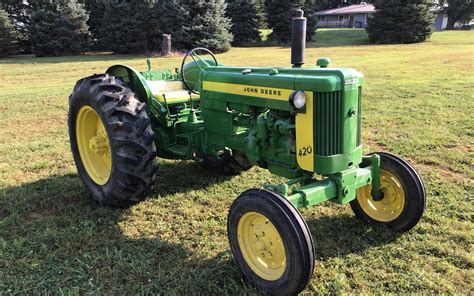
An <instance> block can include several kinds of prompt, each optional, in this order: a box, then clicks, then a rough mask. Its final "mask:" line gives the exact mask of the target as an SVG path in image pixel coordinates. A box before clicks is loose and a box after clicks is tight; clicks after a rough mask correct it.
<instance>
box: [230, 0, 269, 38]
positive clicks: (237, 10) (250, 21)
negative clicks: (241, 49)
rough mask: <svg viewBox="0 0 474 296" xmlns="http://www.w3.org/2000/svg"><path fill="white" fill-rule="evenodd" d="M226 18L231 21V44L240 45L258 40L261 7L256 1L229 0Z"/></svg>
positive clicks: (261, 16) (261, 14) (261, 15)
mask: <svg viewBox="0 0 474 296" xmlns="http://www.w3.org/2000/svg"><path fill="white" fill-rule="evenodd" d="M227 17H228V18H229V19H231V22H232V27H231V32H232V34H233V35H234V42H233V44H236V45H242V44H245V43H249V42H255V41H259V40H260V31H259V29H260V25H261V23H262V18H263V13H262V7H261V6H260V5H259V3H258V2H257V1H256V0H230V1H228V6H227Z"/></svg>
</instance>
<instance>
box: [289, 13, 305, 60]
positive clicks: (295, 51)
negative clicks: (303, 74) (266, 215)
mask: <svg viewBox="0 0 474 296" xmlns="http://www.w3.org/2000/svg"><path fill="white" fill-rule="evenodd" d="M306 23H307V20H306V18H305V17H304V11H303V10H301V9H298V10H296V15H295V17H294V18H293V24H292V29H291V64H292V65H293V68H300V67H301V66H303V64H304V54H305V49H306Z"/></svg>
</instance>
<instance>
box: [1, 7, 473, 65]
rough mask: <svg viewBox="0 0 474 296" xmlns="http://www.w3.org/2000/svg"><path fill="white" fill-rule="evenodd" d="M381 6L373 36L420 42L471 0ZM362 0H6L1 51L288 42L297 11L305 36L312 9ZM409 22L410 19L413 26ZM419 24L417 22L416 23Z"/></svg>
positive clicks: (464, 12)
mask: <svg viewBox="0 0 474 296" xmlns="http://www.w3.org/2000/svg"><path fill="white" fill-rule="evenodd" d="M371 2H373V3H374V4H375V5H376V7H377V9H378V12H377V13H375V14H374V17H373V18H371V19H369V28H368V33H369V37H370V39H371V40H372V41H373V42H378V43H398V42H402V43H403V42H419V41H423V40H425V39H426V38H427V37H429V35H430V34H431V31H432V29H431V25H432V21H433V15H432V13H431V12H430V9H431V8H432V7H433V5H438V7H441V8H442V9H444V10H446V12H447V14H448V18H449V24H450V25H454V23H455V22H456V21H466V20H470V18H471V17H472V12H473V4H472V3H471V0H438V1H436V4H434V3H433V0H406V1H405V0H403V1H402V0H371ZM360 3H361V1H360V0H27V1H20V0H0V56H6V55H9V54H14V53H35V54H36V55H37V56H55V55H66V54H79V53H83V52H86V51H89V50H101V51H112V52H115V53H123V54H126V53H144V52H158V51H159V50H160V49H161V40H162V34H171V35H172V42H173V49H174V50H179V51H185V50H188V49H191V48H193V47H197V46H202V47H207V48H209V49H211V50H212V51H215V52H225V51H227V50H228V49H230V47H231V46H232V45H237V46H239V45H250V44H256V43H257V44H258V42H259V41H260V38H261V37H260V30H261V29H262V28H268V29H269V30H271V34H270V35H269V39H270V40H272V41H274V42H278V43H280V44H287V43H288V42H289V41H290V38H291V19H292V17H293V15H294V11H295V10H296V9H299V8H302V9H303V10H305V13H306V16H307V17H308V32H307V38H308V40H309V41H311V40H313V38H314V35H315V32H316V20H315V18H313V17H311V16H312V15H313V14H314V12H316V11H318V10H322V9H330V8H336V7H341V6H347V5H352V4H360ZM407 24H408V25H407ZM413 24H415V25H413Z"/></svg>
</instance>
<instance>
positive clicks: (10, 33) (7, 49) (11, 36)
mask: <svg viewBox="0 0 474 296" xmlns="http://www.w3.org/2000/svg"><path fill="white" fill-rule="evenodd" d="M16 50H17V46H16V39H15V29H14V28H13V25H12V23H11V22H10V19H9V18H8V14H7V12H6V11H5V10H2V9H0V57H6V56H9V55H11V54H13V53H15V52H16Z"/></svg>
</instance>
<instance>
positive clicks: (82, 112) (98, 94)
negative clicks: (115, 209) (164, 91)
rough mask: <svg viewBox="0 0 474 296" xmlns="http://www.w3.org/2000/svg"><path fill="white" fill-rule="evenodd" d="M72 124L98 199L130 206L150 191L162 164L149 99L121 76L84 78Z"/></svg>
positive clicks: (77, 154) (84, 175)
mask: <svg viewBox="0 0 474 296" xmlns="http://www.w3.org/2000/svg"><path fill="white" fill-rule="evenodd" d="M68 126H69V136H70V142H71V150H72V154H73V156H74V161H75V163H76V167H77V171H78V173H79V176H80V178H81V179H82V181H83V182H84V185H85V187H86V189H87V191H88V192H89V194H90V195H91V197H92V198H93V199H94V200H96V201H97V202H98V203H99V204H101V205H107V206H119V207H125V206H129V205H131V204H134V203H137V202H139V201H141V200H143V199H144V198H145V197H146V196H147V195H148V194H149V192H150V191H151V189H152V186H153V184H154V182H155V175H156V171H157V169H158V166H157V162H156V159H155V154H156V147H155V143H154V133H153V130H152V129H151V122H150V119H149V118H148V116H147V114H146V105H145V103H142V102H140V101H139V100H138V98H137V97H136V95H135V93H134V92H133V91H132V90H131V89H130V88H128V87H126V85H125V84H124V83H123V81H122V80H121V79H120V78H115V77H114V76H110V75H108V74H103V75H94V76H90V77H87V78H84V79H81V80H79V81H78V82H77V84H76V86H75V88H74V91H73V93H72V94H71V96H70V98H69V116H68Z"/></svg>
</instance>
